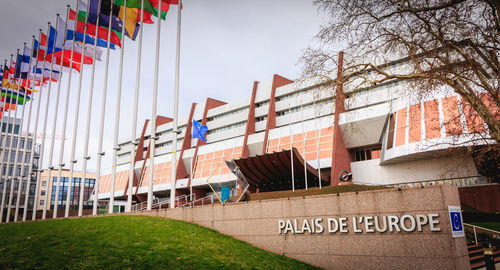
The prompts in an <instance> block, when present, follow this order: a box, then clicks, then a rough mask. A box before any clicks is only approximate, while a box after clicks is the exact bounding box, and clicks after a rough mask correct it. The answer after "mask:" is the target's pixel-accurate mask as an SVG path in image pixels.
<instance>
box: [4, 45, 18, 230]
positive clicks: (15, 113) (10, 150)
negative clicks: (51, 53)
mask: <svg viewBox="0 0 500 270" xmlns="http://www.w3.org/2000/svg"><path fill="white" fill-rule="evenodd" d="M17 53H18V54H19V49H18V50H17ZM11 62H12V61H11ZM17 64H18V63H16V67H17ZM11 66H12V64H11ZM9 77H10V75H9ZM14 85H15V84H14V80H12V83H11V86H12V87H11V90H12V91H11V98H10V102H9V103H10V105H9V120H10V106H11V105H12V101H13V97H14V88H15V87H14ZM18 88H19V87H18ZM16 93H17V94H16V95H17V97H19V89H18V90H17V92H16ZM14 103H15V104H16V107H15V109H14V119H13V120H12V132H8V133H7V134H9V133H11V134H10V138H11V139H10V143H9V145H8V146H7V149H6V148H4V157H5V154H7V165H6V171H7V175H6V177H5V180H4V187H3V189H4V191H3V194H2V210H1V211H0V212H1V213H0V215H1V216H2V217H3V211H4V208H5V199H4V197H5V196H6V192H7V190H6V187H7V182H9V171H10V170H9V169H10V161H11V159H12V145H13V144H14V137H15V130H16V129H15V127H16V118H17V111H18V110H17V109H18V107H19V106H17V105H18V104H17V99H16V101H14ZM23 108H24V106H23ZM8 129H9V122H7V131H8ZM6 140H7V139H6ZM15 159H16V157H15V156H14V162H15ZM2 160H3V159H2ZM15 174H16V172H15V171H14V170H12V181H10V194H9V200H8V202H7V203H8V205H7V208H8V210H7V217H6V218H5V221H6V222H7V223H8V222H9V221H10V218H9V217H10V204H11V203H12V200H11V198H12V194H13V192H14V183H13V182H14V176H15ZM1 221H2V220H1V219H0V222H1Z"/></svg>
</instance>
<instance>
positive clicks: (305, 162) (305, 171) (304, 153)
mask: <svg viewBox="0 0 500 270" xmlns="http://www.w3.org/2000/svg"><path fill="white" fill-rule="evenodd" d="M300 111H301V114H302V119H301V123H302V132H303V134H304V135H303V136H304V144H303V146H304V151H302V155H303V156H304V183H305V186H306V190H307V160H306V140H307V132H306V131H305V129H304V106H303V105H302V104H300Z"/></svg>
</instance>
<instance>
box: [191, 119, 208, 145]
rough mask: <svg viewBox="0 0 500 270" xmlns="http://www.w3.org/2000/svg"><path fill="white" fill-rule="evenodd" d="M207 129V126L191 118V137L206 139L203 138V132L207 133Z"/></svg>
mask: <svg viewBox="0 0 500 270" xmlns="http://www.w3.org/2000/svg"><path fill="white" fill-rule="evenodd" d="M207 131H208V127H207V126H203V125H202V124H200V123H198V121H196V120H193V139H200V140H203V141H207V139H206V138H205V134H206V133H207Z"/></svg>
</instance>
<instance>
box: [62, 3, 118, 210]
mask: <svg viewBox="0 0 500 270" xmlns="http://www.w3.org/2000/svg"><path fill="white" fill-rule="evenodd" d="M76 2H77V5H78V0H76ZM89 7H90V2H89V1H87V13H86V15H85V26H84V29H83V50H82V55H81V57H80V63H81V64H82V69H81V70H80V76H79V78H78V92H77V94H76V108H75V119H74V121H73V136H72V139H71V141H72V143H73V145H72V146H71V159H70V168H69V179H71V181H73V173H74V169H75V163H76V162H77V161H76V159H75V151H76V140H77V135H78V117H79V115H80V114H79V113H80V98H81V94H82V79H83V63H84V56H85V44H86V43H85V40H86V39H87V24H88V23H87V18H88V14H89ZM78 10H79V9H78V6H77V9H76V12H78ZM77 25H78V19H77V18H75V28H77ZM98 32H99V29H98V27H97V26H96V36H95V37H94V38H95V39H97V38H98V37H97V36H98ZM75 34H76V29H75ZM94 42H95V41H94ZM108 43H109V39H108ZM71 60H73V59H71ZM93 61H95V60H93ZM84 194H85V179H84V178H82V179H80V199H79V202H78V215H79V216H80V213H82V214H83V195H84ZM80 210H81V212H80Z"/></svg>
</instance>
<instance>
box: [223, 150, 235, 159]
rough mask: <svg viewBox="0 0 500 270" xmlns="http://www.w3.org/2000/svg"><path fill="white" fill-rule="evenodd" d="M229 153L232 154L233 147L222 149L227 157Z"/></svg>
mask: <svg viewBox="0 0 500 270" xmlns="http://www.w3.org/2000/svg"><path fill="white" fill-rule="evenodd" d="M231 154H233V148H229V149H226V150H224V157H227V156H229V155H231Z"/></svg>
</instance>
